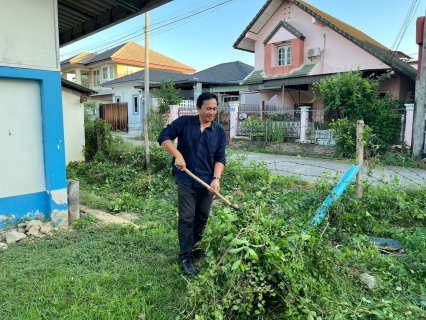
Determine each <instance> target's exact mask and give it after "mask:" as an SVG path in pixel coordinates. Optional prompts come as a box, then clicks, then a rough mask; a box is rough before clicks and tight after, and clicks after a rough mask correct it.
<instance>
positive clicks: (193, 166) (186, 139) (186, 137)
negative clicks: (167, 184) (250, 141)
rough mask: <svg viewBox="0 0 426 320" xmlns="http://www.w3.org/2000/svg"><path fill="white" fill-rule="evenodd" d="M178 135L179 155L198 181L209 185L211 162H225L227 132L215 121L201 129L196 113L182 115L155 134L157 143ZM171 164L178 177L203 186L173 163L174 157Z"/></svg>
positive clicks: (190, 184)
mask: <svg viewBox="0 0 426 320" xmlns="http://www.w3.org/2000/svg"><path fill="white" fill-rule="evenodd" d="M176 138H178V146H177V149H178V150H179V152H180V153H181V154H182V156H183V159H184V160H185V162H186V167H187V168H188V170H189V171H191V172H192V173H194V174H195V175H196V176H198V177H199V178H200V179H201V180H203V181H204V182H206V183H207V184H210V183H211V182H212V180H213V174H214V164H215V163H216V162H220V163H223V164H226V160H225V149H226V132H225V129H224V128H223V127H222V126H221V125H219V124H218V123H217V122H214V121H213V122H212V125H211V126H210V127H207V128H206V129H204V131H203V132H201V126H200V118H199V116H198V115H197V116H182V117H179V118H177V119H176V120H175V121H173V122H172V123H171V124H169V125H168V126H167V127H166V128H165V129H163V131H162V132H161V133H160V135H159V137H158V143H159V144H160V146H161V144H162V143H163V142H164V141H166V140H172V141H173V140H174V139H176ZM172 167H173V170H174V172H175V175H176V177H177V179H178V180H179V181H180V182H182V183H183V184H186V185H188V186H193V187H202V185H201V184H200V183H198V182H197V181H195V180H194V179H192V178H191V177H190V176H189V175H188V174H187V173H186V172H184V171H180V170H179V169H178V168H176V166H175V158H174V157H173V162H172Z"/></svg>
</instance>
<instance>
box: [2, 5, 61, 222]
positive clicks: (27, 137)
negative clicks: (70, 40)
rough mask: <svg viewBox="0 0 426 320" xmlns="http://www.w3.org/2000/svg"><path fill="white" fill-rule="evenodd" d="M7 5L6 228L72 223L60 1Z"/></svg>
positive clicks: (4, 29) (4, 100)
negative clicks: (33, 221) (29, 222)
mask: <svg viewBox="0 0 426 320" xmlns="http://www.w3.org/2000/svg"><path fill="white" fill-rule="evenodd" d="M0 8H1V9H0V88H1V89H0V98H1V101H2V102H1V103H0V111H1V115H2V116H1V120H0V152H1V155H2V157H0V158H1V160H0V161H1V162H0V181H1V183H0V228H3V227H4V226H5V225H6V224H8V223H16V222H18V221H19V219H23V218H34V217H36V218H47V219H51V221H52V222H53V223H54V224H56V225H59V226H61V225H67V224H68V204H67V182H66V166H65V146H64V129H63V114H62V97H61V75H60V71H59V45H58V29H57V1H55V0H19V1H16V0H0ZM9 128H10V129H9Z"/></svg>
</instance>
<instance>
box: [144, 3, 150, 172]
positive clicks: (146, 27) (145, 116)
mask: <svg viewBox="0 0 426 320" xmlns="http://www.w3.org/2000/svg"><path fill="white" fill-rule="evenodd" d="M144 89H145V108H144V115H143V133H144V137H145V155H146V164H147V165H149V163H150V162H151V156H150V152H149V137H148V119H147V116H148V112H149V108H150V106H149V11H147V12H146V13H145V85H144Z"/></svg>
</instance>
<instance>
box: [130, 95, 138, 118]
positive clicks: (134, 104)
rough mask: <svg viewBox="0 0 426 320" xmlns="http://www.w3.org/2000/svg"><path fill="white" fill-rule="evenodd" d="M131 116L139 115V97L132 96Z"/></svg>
mask: <svg viewBox="0 0 426 320" xmlns="http://www.w3.org/2000/svg"><path fill="white" fill-rule="evenodd" d="M132 97H133V114H138V113H139V105H138V100H139V96H138V95H137V94H136V95H133V96H132Z"/></svg>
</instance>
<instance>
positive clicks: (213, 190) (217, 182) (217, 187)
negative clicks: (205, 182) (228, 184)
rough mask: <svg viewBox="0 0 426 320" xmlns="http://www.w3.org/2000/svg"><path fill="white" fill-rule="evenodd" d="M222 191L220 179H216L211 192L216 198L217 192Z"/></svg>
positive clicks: (211, 185)
mask: <svg viewBox="0 0 426 320" xmlns="http://www.w3.org/2000/svg"><path fill="white" fill-rule="evenodd" d="M219 191H220V183H219V179H214V180H213V181H212V183H211V184H210V192H211V193H213V194H214V196H213V198H216V194H215V192H219Z"/></svg>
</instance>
